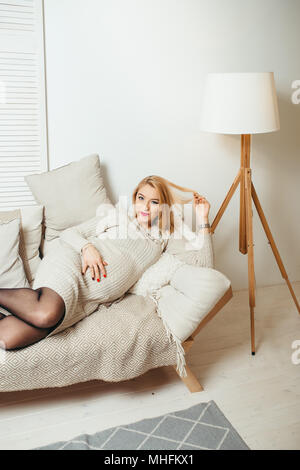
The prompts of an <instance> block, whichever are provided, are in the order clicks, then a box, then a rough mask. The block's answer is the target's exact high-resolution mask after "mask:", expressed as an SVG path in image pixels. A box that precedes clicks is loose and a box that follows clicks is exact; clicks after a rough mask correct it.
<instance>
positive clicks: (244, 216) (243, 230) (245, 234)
mask: <svg viewBox="0 0 300 470" xmlns="http://www.w3.org/2000/svg"><path fill="white" fill-rule="evenodd" d="M250 143H251V134H241V167H240V169H239V172H238V174H237V176H236V178H235V180H234V182H233V184H232V185H231V188H230V189H229V191H228V193H227V196H226V198H225V199H224V201H223V204H222V205H221V207H220V209H219V211H218V213H217V215H216V217H215V219H214V221H213V223H212V226H211V233H214V231H215V229H216V227H217V225H218V223H219V221H220V219H221V217H222V215H223V214H224V212H225V209H226V207H227V205H228V204H229V201H230V200H231V198H232V196H233V194H234V192H235V190H236V188H237V187H238V185H240V228H239V251H240V252H241V253H242V254H244V255H245V254H248V288H249V306H250V326H251V352H252V355H254V354H255V333H254V307H255V287H256V283H255V272H254V251H253V246H254V245H253V226H252V218H253V211H252V199H253V201H254V204H255V207H256V210H257V212H258V215H259V217H260V220H261V223H262V225H263V228H264V231H265V233H266V236H267V238H268V241H269V242H268V243H269V244H270V245H271V248H272V251H273V253H274V256H275V258H276V261H277V264H278V267H279V269H280V272H281V275H282V277H283V278H284V279H285V280H286V283H287V285H288V288H289V290H290V292H291V294H292V297H293V299H294V302H295V305H296V307H297V310H298V312H299V314H300V306H299V303H298V301H297V298H296V296H295V293H294V291H293V288H292V286H291V283H290V281H289V279H288V275H287V272H286V270H285V268H284V266H283V263H282V260H281V258H280V255H279V252H278V250H277V247H276V245H275V242H274V239H273V237H272V234H271V230H270V228H269V226H268V223H267V220H266V218H265V215H264V213H263V210H262V207H261V205H260V202H259V199H258V196H257V193H256V191H255V188H254V184H253V182H252V177H251V168H250Z"/></svg>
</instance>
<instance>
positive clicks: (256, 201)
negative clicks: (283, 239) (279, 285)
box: [251, 182, 300, 314]
mask: <svg viewBox="0 0 300 470" xmlns="http://www.w3.org/2000/svg"><path fill="white" fill-rule="evenodd" d="M251 193H252V198H253V201H254V204H255V207H256V210H257V212H258V215H259V217H260V220H261V223H262V225H263V228H264V231H265V233H266V235H267V238H268V240H269V243H270V245H271V248H272V251H273V254H274V256H275V259H276V261H277V264H278V267H279V269H280V272H281V275H282V277H283V278H284V279H285V280H286V283H287V285H288V288H289V289H290V292H291V294H292V297H293V299H294V302H295V305H296V307H297V310H298V313H299V314H300V306H299V303H298V301H297V298H296V296H295V293H294V290H293V288H292V285H291V283H290V281H289V279H288V275H287V272H286V270H285V268H284V266H283V262H282V260H281V258H280V254H279V252H278V250H277V247H276V245H275V242H274V239H273V237H272V233H271V230H270V228H269V226H268V222H267V219H266V217H265V215H264V213H263V210H262V207H261V205H260V202H259V199H258V196H257V193H256V191H255V188H254V184H253V183H252V182H251Z"/></svg>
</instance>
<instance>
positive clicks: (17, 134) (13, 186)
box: [0, 0, 48, 210]
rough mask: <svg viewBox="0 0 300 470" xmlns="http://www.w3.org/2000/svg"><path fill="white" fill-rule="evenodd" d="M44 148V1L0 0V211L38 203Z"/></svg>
mask: <svg viewBox="0 0 300 470" xmlns="http://www.w3.org/2000/svg"><path fill="white" fill-rule="evenodd" d="M47 148H48V146H47V118H46V92H45V65H44V21H43V0H5V1H2V0H0V210H10V209H16V208H18V207H21V206H32V205H35V204H36V202H35V200H34V198H33V196H32V194H31V191H30V189H29V188H28V186H27V184H26V182H25V180H24V176H25V175H28V174H33V173H41V172H43V171H47V170H48V154H47Z"/></svg>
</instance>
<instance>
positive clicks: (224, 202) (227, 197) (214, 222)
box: [210, 169, 241, 234]
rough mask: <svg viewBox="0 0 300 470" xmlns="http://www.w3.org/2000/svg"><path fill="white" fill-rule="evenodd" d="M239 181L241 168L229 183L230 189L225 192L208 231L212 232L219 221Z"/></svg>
mask: <svg viewBox="0 0 300 470" xmlns="http://www.w3.org/2000/svg"><path fill="white" fill-rule="evenodd" d="M240 182H241V169H240V170H239V172H238V174H237V175H236V177H235V180H234V182H233V183H232V185H231V187H230V189H229V191H228V193H227V195H226V197H225V199H224V201H223V203H222V205H221V207H220V209H219V210H218V213H217V215H216V217H215V218H214V221H213V223H212V224H211V228H210V233H212V234H213V233H214V231H215V230H216V228H217V225H218V223H219V222H220V219H221V217H222V215H223V214H224V212H225V209H226V207H227V206H228V204H229V202H230V199H231V198H232V196H233V195H234V192H235V190H236V188H237V187H238V185H239V184H240Z"/></svg>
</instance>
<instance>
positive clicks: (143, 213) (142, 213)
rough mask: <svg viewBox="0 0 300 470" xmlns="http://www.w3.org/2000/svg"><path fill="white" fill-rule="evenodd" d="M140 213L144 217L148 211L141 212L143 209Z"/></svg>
mask: <svg viewBox="0 0 300 470" xmlns="http://www.w3.org/2000/svg"><path fill="white" fill-rule="evenodd" d="M140 214H141V215H143V216H144V217H146V215H149V214H148V212H143V211H141V212H140Z"/></svg>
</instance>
